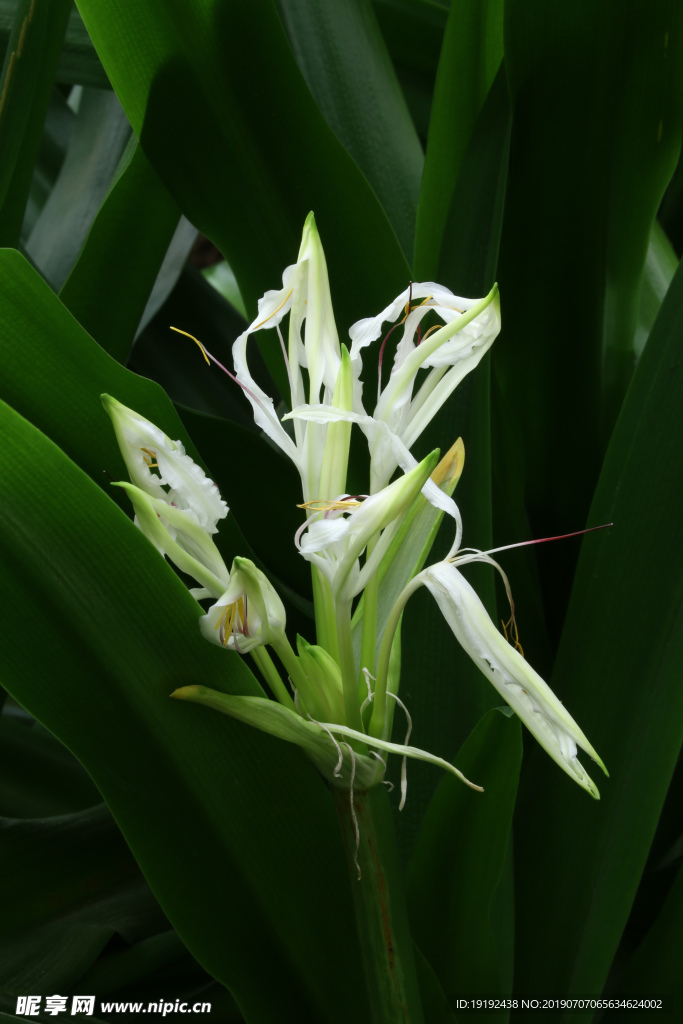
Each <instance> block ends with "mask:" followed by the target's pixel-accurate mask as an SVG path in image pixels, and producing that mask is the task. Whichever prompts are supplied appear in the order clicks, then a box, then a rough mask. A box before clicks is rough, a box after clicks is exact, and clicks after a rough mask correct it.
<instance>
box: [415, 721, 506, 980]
mask: <svg viewBox="0 0 683 1024" xmlns="http://www.w3.org/2000/svg"><path fill="white" fill-rule="evenodd" d="M521 758H522V743H521V725H520V722H519V720H518V719H517V718H516V716H512V717H508V716H507V715H503V714H501V712H500V711H497V710H493V711H489V712H488V713H487V714H486V715H485V716H484V718H482V720H481V722H480V723H479V724H478V725H477V727H476V728H475V729H474V731H473V732H472V734H471V736H470V737H469V738H468V739H467V741H466V742H465V744H464V745H463V747H462V748H461V750H460V751H459V753H458V755H457V757H456V758H455V761H454V763H455V764H456V766H457V767H458V768H459V769H460V770H461V771H462V772H464V774H465V775H466V776H467V778H469V779H471V780H472V781H473V782H476V783H477V784H479V785H483V787H484V792H483V793H475V792H473V791H472V790H471V789H468V788H467V787H466V786H463V785H462V783H460V782H459V781H458V780H457V779H449V778H443V779H442V780H441V782H440V783H439V788H438V790H437V792H436V794H435V796H434V798H433V800H432V802H431V804H430V806H429V809H428V811H427V814H426V815H425V818H424V821H423V823H422V825H421V828H420V832H419V834H418V838H417V841H416V843H415V847H414V850H413V855H412V857H411V860H410V864H409V866H408V870H407V873H406V891H407V895H408V908H409V913H410V921H411V926H412V929H413V934H414V936H415V941H416V942H417V943H418V945H419V947H420V949H421V950H422V952H423V953H424V955H425V956H426V958H427V959H428V961H429V963H430V964H431V966H432V967H433V969H434V971H435V973H436V975H437V977H438V978H439V981H440V982H441V985H442V986H443V988H444V991H445V992H446V993H447V994H448V995H452V996H457V995H459V994H463V993H467V992H468V993H471V994H474V993H481V994H484V993H485V994H486V995H490V996H494V995H496V994H498V993H500V992H501V971H500V968H499V965H498V955H499V954H498V949H497V946H496V936H495V934H494V931H493V928H492V921H491V903H492V898H493V894H494V892H495V890H496V887H497V886H498V884H499V882H500V879H501V875H502V872H503V864H504V861H505V854H506V850H507V846H508V840H509V836H510V827H511V823H512V811H513V808H514V804H515V796H516V793H517V780H518V777H519V768H520V764H521ZM452 782H453V783H455V784H454V785H451V783H452Z"/></svg>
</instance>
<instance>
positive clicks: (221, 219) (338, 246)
mask: <svg viewBox="0 0 683 1024" xmlns="http://www.w3.org/2000/svg"><path fill="white" fill-rule="evenodd" d="M78 6H79V10H80V11H81V14H82V15H83V19H84V21H85V24H86V27H87V28H88V31H89V33H90V36H91V38H92V40H93V42H94V43H95V47H96V49H97V52H98V54H99V56H100V58H101V60H102V62H103V64H104V67H105V69H106V71H107V73H108V75H109V77H110V79H111V81H112V84H113V85H114V88H115V89H116V91H117V93H118V95H119V98H120V99H121V102H122V103H123V106H124V109H125V110H126V113H127V115H128V117H129V119H130V121H131V124H132V125H133V129H134V131H135V133H136V135H137V136H138V138H139V139H140V141H141V144H142V147H143V149H144V151H145V154H146V155H147V157H148V159H149V160H150V163H151V164H152V166H153V167H154V169H155V170H156V172H157V174H159V176H160V177H161V178H162V180H163V181H164V184H165V185H166V187H167V188H168V190H169V191H170V192H171V194H172V195H173V196H174V198H175V199H176V202H177V203H178V204H179V206H180V207H181V209H182V211H183V213H185V215H186V216H187V217H188V218H189V219H190V220H191V221H192V223H193V224H195V225H196V226H197V227H198V228H199V229H200V230H201V231H202V232H203V233H204V234H206V235H208V237H210V238H211V239H212V240H213V241H214V242H215V243H216V245H217V246H218V247H219V248H220V250H221V251H222V252H223V254H224V255H225V257H226V259H227V260H228V263H229V264H230V266H231V267H232V269H233V271H234V273H235V276H236V278H237V281H238V283H239V286H240V291H241V292H242V295H243V297H244V300H245V303H246V306H247V309H248V310H249V311H250V313H252V312H254V311H255V308H256V301H257V299H258V298H259V297H260V296H261V295H262V294H263V292H264V291H265V290H266V289H269V288H273V287H276V286H277V285H278V284H279V282H280V279H281V275H282V271H283V269H284V268H285V266H287V265H288V264H291V263H293V262H294V261H295V259H296V254H297V252H298V248H299V241H300V237H301V230H302V226H303V223H304V220H305V218H306V216H307V214H308V212H309V211H310V210H311V209H313V210H315V211H316V214H317V215H318V216H317V220H318V226H319V228H320V234H321V237H322V239H323V244H324V246H325V252H326V254H327V260H328V264H329V268H330V279H331V281H332V282H333V286H332V287H333V289H334V302H335V310H336V312H337V316H338V319H339V322H340V323H342V324H346V323H348V324H350V323H352V322H353V321H354V320H355V319H358V317H360V316H367V315H369V314H370V313H372V312H373V311H374V310H376V309H381V308H382V305H383V303H385V302H387V301H389V300H390V299H391V298H392V297H393V296H394V295H396V294H397V293H398V292H399V291H400V290H401V288H402V287H404V285H405V281H406V280H407V278H408V276H409V271H408V266H407V263H406V261H405V258H404V257H403V254H402V253H401V249H400V246H399V244H398V241H397V239H396V236H395V234H394V232H393V230H392V228H391V226H390V224H389V221H388V220H387V217H386V215H385V213H384V211H383V210H382V208H381V206H380V205H379V203H378V201H377V199H376V198H375V196H374V194H373V192H372V189H371V188H370V186H369V185H368V184H367V182H366V181H365V179H364V177H363V175H362V174H361V172H360V171H359V170H358V167H357V166H356V164H355V163H354V161H353V159H352V158H351V157H350V156H349V155H348V154H347V153H346V151H345V150H344V147H343V146H342V145H341V143H340V142H339V141H338V140H337V139H336V138H335V136H334V133H333V132H332V130H331V129H330V128H329V127H328V125H327V124H326V122H325V120H324V118H323V115H322V114H321V113H320V111H319V110H318V108H317V106H316V104H315V101H314V99H313V97H312V96H311V94H310V92H309V91H308V88H307V86H306V83H305V81H304V79H303V77H302V75H301V72H300V71H299V69H298V68H297V65H296V61H295V58H294V56H293V54H292V52H291V50H290V48H289V45H288V43H287V39H286V36H285V34H284V31H283V29H282V26H281V24H280V22H279V20H278V16H277V13H276V10H275V6H274V5H273V4H272V3H271V2H270V0H249V2H245V0H230V2H228V3H225V2H223V0H195V2H194V3H193V5H192V17H191V18H189V17H188V9H187V4H186V3H185V2H179V0H174V2H172V3H167V4H165V5H163V7H160V6H159V5H158V4H156V3H151V2H149V0H146V2H141V3H137V4H135V5H134V6H133V7H131V6H130V5H129V4H124V5H122V4H121V2H120V0H79V5H78ZM124 12H125V13H124ZM236 31H237V32H238V34H239V46H235V45H234V41H235V32H236ZM226 53H229V54H230V59H229V60H226ZM131 67H134V68H135V74H134V75H131V73H130V69H131ZM254 83H257V85H256V87H254ZM247 110H248V112H249V113H248V117H247V116H246V115H245V111H247ZM179 140H180V143H179ZM332 196H333V197H334V201H333V202H332V201H331V197H332ZM367 239H372V243H373V244H372V246H369V245H367V244H366V242H365V240H367ZM378 251H379V252H381V253H382V259H381V260H377V258H376V253H377V252H378Z"/></svg>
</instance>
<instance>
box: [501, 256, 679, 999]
mask: <svg viewBox="0 0 683 1024" xmlns="http://www.w3.org/2000/svg"><path fill="white" fill-rule="evenodd" d="M682 331H683V272H681V270H679V271H678V272H677V274H676V276H675V278H674V280H673V282H672V284H671V286H670V288H669V291H668V293H667V297H666V299H665V301H664V303H663V305H662V308H661V310H660V313H659V316H658V318H657V321H656V323H655V326H654V328H653V330H652V332H651V335H650V338H649V340H648V343H647V345H646V347H645V351H644V353H643V356H642V358H641V360H640V363H639V365H638V369H637V371H636V374H635V377H634V380H633V383H632V385H631V388H630V390H629V393H628V396H627V399H626V402H625V404H624V407H623V409H622V413H621V416H620V418H619V420H618V423H617V426H616V429H615V431H614V435H613V437H612V441H611V443H610V447H609V449H608V452H607V456H606V459H605V465H604V467H603V471H602V474H601V477H600V484H599V486H598V489H597V492H596V495H595V499H594V502H593V505H592V508H591V521H593V522H596V523H601V522H602V523H604V522H614V526H613V527H612V528H611V529H609V530H603V531H601V532H600V533H598V534H593V535H592V536H590V537H587V538H585V539H584V541H583V546H582V552H581V559H580V562H579V567H578V572H577V577H576V582H575V585H574V590H573V593H572V601H571V604H570V609H569V613H568V616H567V622H566V626H565V630H564V633H563V637H562V644H561V647H560V651H559V654H558V659H557V663H556V669H555V672H554V675H553V679H552V686H553V690H554V691H555V692H556V693H557V694H558V696H559V697H560V698H561V699H562V700H566V702H567V705H568V707H569V710H570V711H571V713H572V714H573V715H574V716H575V717H576V719H577V721H578V722H579V723H580V725H581V727H582V728H583V730H584V731H585V733H586V735H587V736H588V737H589V738H590V740H591V742H592V743H593V744H594V745H595V747H596V749H597V750H598V752H599V753H600V755H601V757H603V759H604V761H605V763H606V765H607V767H608V769H609V770H610V772H611V778H610V779H609V780H607V781H605V782H604V783H603V784H602V786H601V792H602V801H601V802H600V803H594V802H592V801H588V800H586V799H585V795H584V794H583V793H580V792H579V791H578V789H577V790H576V791H574V788H573V787H570V786H568V785H567V782H566V780H565V779H564V777H560V776H559V773H557V772H556V771H555V769H554V768H553V766H551V765H543V764H540V763H539V758H543V757H544V755H543V753H542V752H541V751H536V752H534V755H533V758H532V763H531V764H530V766H529V769H530V771H529V776H528V779H526V780H524V779H523V782H524V781H526V782H527V783H528V784H527V785H526V786H524V788H523V790H521V792H523V793H524V802H523V805H522V810H523V813H522V815H521V818H520V821H519V827H520V834H524V835H525V836H526V841H527V842H528V843H529V844H530V847H531V848H533V850H534V856H533V858H525V859H521V860H520V861H518V884H519V900H520V905H523V906H524V907H525V914H524V916H523V917H522V918H521V919H520V933H519V937H518V950H519V956H518V961H517V970H518V976H517V985H518V986H519V989H520V991H521V990H524V991H532V990H534V989H536V988H538V986H539V985H541V984H542V985H544V986H545V987H546V988H547V989H548V990H549V991H554V992H572V991H573V992H583V993H585V992H591V993H592V992H596V993H597V992H599V991H600V990H601V988H602V985H603V984H604V981H605V978H606V976H607V971H608V969H609V965H610V962H611V960H612V957H613V956H614V952H615V949H616V948H617V944H618V942H619V939H620V936H621V932H622V929H623V927H624V925H625V923H626V919H627V917H628V914H629V910H630V908H631V903H632V901H633V898H634V895H635V892H636V888H637V885H638V880H639V878H640V875H641V872H642V870H643V866H644V864H645V860H646V857H647V854H648V850H649V846H650V843H651V842H652V837H653V835H654V831H655V827H656V825H657V821H658V818H659V815H660V811H661V808H662V805H663V802H664V798H665V796H666V792H667V788H668V785H669V780H670V779H671V775H672V772H673V769H674V766H675V764H676V759H677V757H678V753H679V750H680V747H681V742H682V740H683V726H682V724H681V723H683V691H682V690H681V686H680V679H681V671H682V670H683V618H682V617H681V609H682V607H683V539H682V537H681V531H680V529H679V525H678V521H677V516H676V509H677V508H678V507H679V505H680V503H681V501H683V484H682V482H681V475H680V473H679V472H678V459H677V450H678V438H679V437H680V435H681V431H682V430H683V419H682V408H681V403H680V400H679V396H680V386H681V373H682V372H683V362H682V361H681V348H680V338H681V332H682Z"/></svg>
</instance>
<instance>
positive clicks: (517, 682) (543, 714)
mask: <svg viewBox="0 0 683 1024" xmlns="http://www.w3.org/2000/svg"><path fill="white" fill-rule="evenodd" d="M416 579H421V580H422V581H423V582H424V584H425V586H426V587H427V588H428V589H429V591H430V592H431V593H432V595H433V596H434V598H435V599H436V601H437V604H438V605H439V608H440V609H441V611H442V613H443V615H444V618H445V619H446V621H447V622H448V624H449V626H450V627H451V629H452V630H453V633H454V634H455V637H456V639H457V640H458V643H459V644H460V645H461V646H462V647H463V649H464V650H465V651H466V652H467V654H468V655H469V656H470V658H471V659H472V661H474V663H475V664H476V665H477V666H478V667H479V668H480V669H481V671H482V672H483V673H484V675H485V676H487V678H488V679H489V680H490V682H491V683H493V685H494V687H495V688H496V690H497V691H498V692H499V693H500V694H501V696H502V697H503V698H504V699H505V700H506V701H507V702H508V704H509V705H510V707H511V708H512V709H513V711H515V712H516V713H517V714H518V715H519V717H520V718H521V719H522V721H523V722H524V724H525V725H526V726H527V728H528V729H529V731H530V732H532V733H533V735H534V736H535V737H536V739H537V740H538V742H539V743H540V744H541V745H542V746H543V747H545V749H546V750H547V752H548V753H549V754H550V756H551V757H552V758H553V760H554V761H555V762H556V763H557V764H558V765H559V766H560V768H562V769H563V770H564V771H565V772H567V774H568V775H570V776H571V777H572V778H573V779H574V780H575V781H576V782H578V783H579V785H580V786H582V787H583V788H584V789H586V790H588V792H589V793H591V794H592V795H593V796H595V797H598V796H599V794H598V790H597V787H596V785H595V783H594V782H593V781H592V779H591V778H590V777H589V776H588V774H587V773H586V771H585V770H584V768H583V766H582V765H581V764H580V763H579V761H578V760H577V757H576V747H577V746H580V747H581V748H582V749H583V750H585V751H586V753H587V754H589V755H590V756H591V757H592V758H593V759H594V760H595V761H597V763H598V764H599V765H600V766H601V767H602V768H603V770H604V765H603V763H602V761H601V760H600V758H599V757H598V755H597V753H596V752H595V750H594V749H593V747H592V746H591V744H590V743H589V742H588V740H587V738H586V737H585V736H584V734H583V732H582V731H581V729H579V727H578V725H577V724H576V722H575V721H574V719H573V718H572V717H571V715H570V714H569V713H568V712H567V711H566V710H565V708H564V707H563V705H562V704H561V703H560V701H559V700H558V699H557V697H556V696H555V694H554V693H553V692H552V690H551V689H550V687H549V686H548V685H547V683H545V682H544V681H543V679H541V677H540V676H539V674H538V673H537V672H535V671H534V669H533V668H531V666H530V665H529V664H528V663H527V662H526V661H525V660H524V658H523V657H522V656H521V655H520V654H519V652H518V651H516V650H515V649H514V648H513V647H512V646H511V645H510V644H509V643H508V642H507V641H506V640H505V638H504V637H503V636H501V634H500V633H499V632H498V630H497V629H496V627H495V626H494V624H493V623H492V622H491V619H490V618H489V616H488V613H487V611H486V609H485V608H484V605H483V604H482V602H481V601H480V599H479V597H478V596H477V594H476V593H475V591H474V590H473V589H472V587H471V586H470V585H469V583H468V582H467V580H466V579H465V578H464V576H462V575H461V573H459V572H458V570H457V569H456V568H455V566H453V565H452V564H451V563H450V562H439V563H438V564H437V565H433V566H430V567H429V568H428V569H424V570H423V571H422V572H421V573H420V574H419V576H418V577H416Z"/></svg>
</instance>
